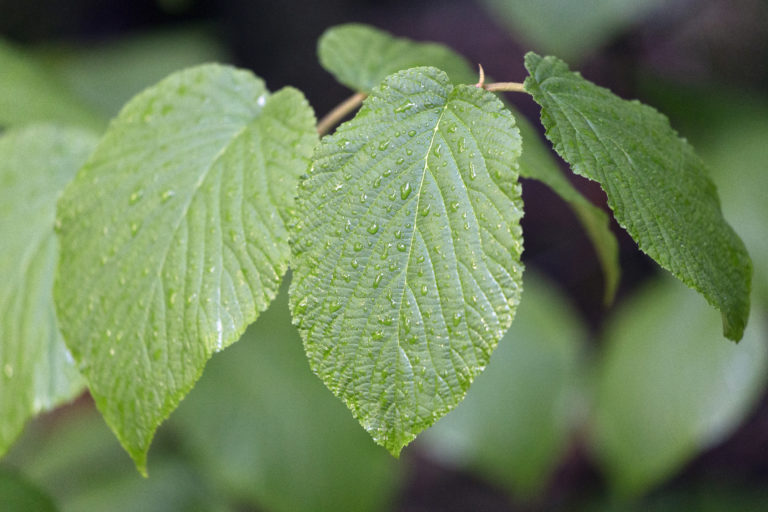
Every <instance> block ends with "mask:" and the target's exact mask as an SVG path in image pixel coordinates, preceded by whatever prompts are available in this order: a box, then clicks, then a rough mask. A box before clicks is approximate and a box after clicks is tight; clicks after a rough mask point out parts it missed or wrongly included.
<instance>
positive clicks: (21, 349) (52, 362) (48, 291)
mask: <svg viewBox="0 0 768 512" xmlns="http://www.w3.org/2000/svg"><path fill="white" fill-rule="evenodd" d="M96 141H97V139H96V136H95V135H93V134H91V133H90V132H85V131H82V130H81V129H75V128H63V127H57V126H53V125H31V126H28V127H25V128H16V129H12V130H11V131H9V132H6V133H5V134H3V135H2V136H0V245H1V247H2V248H1V249H0V281H1V282H2V283H3V284H2V287H0V455H2V454H4V453H5V451H6V450H7V449H8V446H9V445H10V444H11V443H12V442H13V441H14V439H15V438H16V436H17V435H18V434H19V432H21V429H22V428H23V426H24V423H26V421H27V420H28V419H29V418H30V417H31V416H33V415H35V414H37V413H39V412H41V411H46V410H49V409H52V408H54V407H56V406H57V405H59V404H60V403H62V402H65V401H67V400H70V399H72V398H73V397H74V396H76V395H77V394H78V393H80V392H81V391H82V389H83V387H84V381H83V379H82V378H81V377H80V374H79V373H78V371H77V369H76V367H75V363H74V361H73V360H72V356H71V355H70V354H69V352H67V349H66V348H65V346H64V340H63V339H62V337H61V334H60V333H59V327H58V325H57V322H56V313H55V310H54V305H53V291H52V288H53V274H54V269H55V266H56V260H57V255H58V247H57V243H56V237H55V236H54V231H53V228H54V218H55V215H56V214H55V211H56V200H57V199H58V196H59V194H60V193H61V191H62V190H63V189H64V187H65V185H66V184H67V183H68V182H69V181H70V180H71V179H72V177H73V176H74V175H75V172H76V171H77V169H79V168H80V166H81V165H82V164H83V162H85V160H86V159H87V158H88V155H89V154H90V153H91V151H92V150H93V148H94V147H95V146H96Z"/></svg>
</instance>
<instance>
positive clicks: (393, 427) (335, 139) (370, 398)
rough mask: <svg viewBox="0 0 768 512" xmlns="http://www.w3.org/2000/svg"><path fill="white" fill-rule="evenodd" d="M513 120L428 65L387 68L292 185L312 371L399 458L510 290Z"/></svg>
mask: <svg viewBox="0 0 768 512" xmlns="http://www.w3.org/2000/svg"><path fill="white" fill-rule="evenodd" d="M519 155H520V137H519V135H518V132H517V128H516V127H515V125H514V118H513V117H512V115H511V114H510V113H509V111H507V110H506V109H505V108H504V106H503V105H502V104H501V102H500V101H499V100H498V99H497V98H496V97H495V96H494V95H493V94H491V93H489V92H487V91H484V90H482V89H478V88H476V87H473V86H457V87H453V86H452V85H451V84H450V82H449V80H448V76H447V75H446V74H445V73H443V72H441V71H439V70H437V69H435V68H414V69H410V70H407V71H403V72H400V73H396V74H394V75H391V76H390V77H388V78H387V79H385V80H384V82H383V83H382V84H381V85H380V86H379V87H377V88H376V89H374V90H373V91H372V93H371V96H370V97H369V98H368V99H367V100H366V101H365V103H364V104H363V108H362V109H361V110H360V112H359V113H358V114H357V116H356V117H355V119H353V120H352V121H350V122H348V123H346V124H344V125H342V126H341V127H340V128H339V129H338V130H337V131H336V133H335V134H334V135H333V136H330V137H325V138H324V139H323V141H322V142H321V145H320V146H319V147H318V149H317V150H316V151H315V156H314V159H315V162H314V165H313V168H312V170H311V173H310V177H309V178H308V179H307V180H306V181H304V182H302V185H301V186H300V190H299V198H300V201H299V205H300V211H301V215H300V219H301V221H300V222H299V223H298V224H297V226H296V232H295V234H294V254H295V267H294V270H295V274H294V282H293V284H292V290H291V305H292V308H293V312H294V321H296V322H297V323H298V325H299V330H300V332H301V334H302V337H303V338H304V341H305V348H306V351H307V354H308V356H309V359H310V364H311V366H312V369H313V370H314V371H315V373H317V374H318V375H319V376H320V377H321V378H322V379H323V381H324V382H325V384H326V385H327V386H328V387H329V388H330V389H331V390H332V391H333V392H334V393H335V394H336V395H337V396H339V397H340V398H342V399H343V401H344V402H345V403H346V404H347V406H348V407H349V408H350V409H351V410H352V414H353V415H354V416H355V417H356V418H357V419H358V420H359V421H360V423H361V424H362V425H363V427H364V428H365V429H366V430H367V431H368V432H369V433H370V434H371V435H372V436H373V438H374V440H375V441H376V442H377V443H379V444H381V445H382V446H384V447H386V448H387V449H388V450H389V451H390V452H392V453H393V454H398V453H399V452H400V450H401V449H402V447H403V446H405V445H406V444H407V443H408V442H410V441H411V440H412V439H413V438H414V437H415V436H416V435H417V434H418V433H419V432H420V431H422V430H424V429H425V428H427V427H429V426H430V425H431V424H432V423H434V422H435V421H436V420H437V419H438V418H439V417H440V416H442V415H443V414H445V413H446V412H448V411H450V410H451V409H452V408H453V407H455V406H456V404H458V403H459V402H460V401H461V399H462V398H463V397H464V394H465V393H466V391H467V389H468V387H469V385H470V383H471V382H472V380H473V379H474V377H475V376H476V375H477V374H478V373H480V372H481V371H482V370H483V368H484V367H485V365H486V364H487V362H488V359H489V357H490V355H491V352H493V349H494V348H495V347H496V343H497V341H498V340H499V338H501V336H502V335H503V334H504V332H505V331H506V330H507V329H508V328H509V326H510V324H511V322H512V317H513V315H514V312H515V309H516V307H517V303H518V300H519V296H520V291H521V276H522V269H523V267H522V264H521V263H520V253H521V252H522V233H521V230H520V226H519V221H520V217H521V216H522V201H521V199H520V186H519V184H518V181H517V179H518V173H517V159H518V157H519Z"/></svg>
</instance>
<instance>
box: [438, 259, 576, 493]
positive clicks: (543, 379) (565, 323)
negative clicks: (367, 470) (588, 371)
mask: <svg viewBox="0 0 768 512" xmlns="http://www.w3.org/2000/svg"><path fill="white" fill-rule="evenodd" d="M524 285H525V287H524V289H525V291H524V293H523V297H522V301H521V303H520V308H519V311H518V313H517V317H516V318H515V322H514V323H513V324H512V327H511V328H510V330H509V332H508V333H507V334H506V335H505V336H504V337H503V338H502V339H501V341H500V342H499V347H498V348H497V349H496V351H495V352H494V353H493V356H492V357H491V361H490V363H489V365H488V368H487V369H486V370H485V372H483V374H482V375H480V376H479V377H478V378H477V381H476V382H475V383H474V384H473V385H472V388H470V390H469V392H468V393H467V397H466V398H465V399H464V401H463V402H462V403H461V404H459V406H458V407H457V408H456V410H455V411H453V412H451V413H449V414H448V415H447V416H446V417H445V418H443V419H441V420H440V421H439V422H438V423H437V424H436V425H435V426H434V427H432V428H431V429H429V430H427V431H426V432H425V433H424V436H423V438H424V441H425V442H426V445H427V446H428V447H429V449H430V451H431V453H432V454H433V456H434V457H436V458H438V459H443V460H446V461H448V462H451V463H453V464H455V465H460V466H463V467H467V468H470V469H472V470H474V471H476V472H477V473H479V474H481V475H483V476H485V477H487V478H489V479H490V480H492V481H493V482H494V483H496V484H498V485H501V486H505V487H507V488H509V489H511V490H512V491H513V492H515V494H517V495H521V496H529V497H530V496H532V495H534V494H536V493H537V492H538V491H540V490H541V488H542V486H543V485H544V484H545V483H546V480H547V478H548V477H549V476H550V474H551V472H552V470H553V469H554V467H555V465H556V464H557V462H558V461H559V460H560V459H561V457H562V455H563V452H564V450H565V448H566V447H567V444H568V439H569V434H570V432H571V427H573V426H574V419H576V418H577V414H578V413H580V412H581V411H580V410H579V408H580V407H581V406H582V405H583V399H582V396H581V395H580V392H579V387H580V368H579V363H580V352H581V348H582V346H581V343H582V342H583V341H584V337H585V332H586V329H585V327H584V325H583V324H582V323H581V321H580V319H579V318H578V317H577V316H576V315H575V314H574V312H573V310H572V309H571V307H570V305H569V304H568V303H567V302H566V300H565V299H564V297H563V296H562V295H561V294H560V293H559V292H558V291H557V289H556V288H554V287H553V286H552V285H551V284H549V283H547V282H546V281H543V280H541V279H540V278H537V277H536V275H535V274H531V273H530V271H528V272H526V274H525V278H524Z"/></svg>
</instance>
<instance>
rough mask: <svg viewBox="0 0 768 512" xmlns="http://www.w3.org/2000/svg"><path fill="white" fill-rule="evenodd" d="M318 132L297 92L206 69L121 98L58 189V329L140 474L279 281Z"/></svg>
mask: <svg viewBox="0 0 768 512" xmlns="http://www.w3.org/2000/svg"><path fill="white" fill-rule="evenodd" d="M316 140H317V134H316V132H315V129H314V116H313V114H312V110H311V108H310V107H309V106H308V104H307V103H306V101H305V99H304V97H303V96H302V95H301V93H300V92H298V91H296V90H295V89H290V88H286V89H282V90H281V91H279V92H277V93H275V94H272V95H270V94H269V93H268V91H267V90H266V89H265V88H264V84H263V82H262V81H261V80H260V79H258V78H256V77H255V76H253V75H252V74H251V73H249V72H246V71H238V70H235V69H234V68H230V67H224V66H218V65H205V66H200V67H197V68H191V69H188V70H185V71H181V72H179V73H175V74H173V75H171V76H170V77H168V78H166V79H165V80H163V81H162V82H160V83H159V84H157V85H156V86H154V87H152V88H150V89H148V90H146V91H144V92H143V93H141V94H139V95H138V96H137V97H135V98H134V99H133V100H131V102H129V103H128V105H126V107H125V108H124V109H123V110H122V111H121V112H120V115H119V116H118V117H117V118H116V119H115V120H113V121H112V124H111V125H110V128H109V130H108V131H107V133H106V135H105V136H104V138H103V139H102V140H101V142H100V143H99V146H98V148H97V149H96V151H95V153H94V154H93V156H92V157H91V158H90V159H89V160H88V162H87V163H86V164H85V166H84V167H83V169H82V170H81V171H80V172H79V173H78V175H77V177H76V179H75V181H74V182H73V183H72V184H71V185H70V186H69V187H68V188H67V189H66V191H65V193H64V196H63V198H62V199H61V201H60V203H59V210H58V213H59V219H58V222H59V224H60V226H61V227H60V229H59V234H60V239H61V244H62V253H61V259H60V264H59V271H58V274H57V280H56V286H55V297H56V305H57V311H58V313H59V319H60V321H61V325H62V332H63V333H64V337H65V339H66V341H67V344H68V346H69V348H70V350H71V351H72V354H73V355H74V357H75V359H76V360H77V361H78V363H79V364H80V365H81V369H82V372H83V374H84V375H85V377H86V378H87V379H88V385H89V387H90V389H91V394H92V395H93V397H94V399H95V401H96V404H97V406H98V407H99V409H100V410H101V412H102V414H103V415H104V417H105V419H106V420H107V423H108V424H109V425H110V426H111V427H112V429H113V430H114V431H115V433H116V434H117V437H118V438H119V439H120V442H121V443H122V444H123V446H124V447H125V448H126V450H127V451H128V453H129V454H130V455H131V456H132V457H133V459H134V461H135V462H136V464H137V467H138V468H139V469H140V470H142V471H143V470H144V467H145V463H146V452H147V449H148V447H149V444H150V442H151V439H152V435H153V433H154V431H155V428H156V427H157V425H158V424H159V423H160V422H161V421H162V420H163V419H165V418H166V417H167V416H168V414H170V412H171V411H172V410H173V409H174V408H175V407H176V405H177V404H178V403H179V401H180V400H181V398H182V397H183V396H184V395H185V394H186V393H187V392H188V391H189V390H190V389H191V387H192V386H193V385H194V382H195V381H196V380H197V378H198V377H199V376H200V373H201V372H202V369H203V366H204V365H205V363H206V361H207V360H208V359H209V358H210V356H211V354H212V353H213V352H215V351H218V350H222V349H223V348H225V347H226V346H228V345H230V344H231V343H233V342H234V341H236V340H237V339H238V338H239V336H240V335H241V334H242V333H243V331H244V330H245V327H246V326H247V325H248V324H250V323H251V322H253V321H254V320H255V319H256V317H257V316H258V314H259V312H260V311H263V310H264V309H266V307H267V306H268V305H269V303H270V301H271V300H272V298H273V297H274V296H275V294H276V293H277V288H278V286H279V284H280V280H281V278H282V276H283V273H284V272H285V270H286V268H287V264H288V258H289V256H290V248H289V246H288V241H287V239H288V235H287V231H286V228H285V222H286V220H287V219H288V217H289V216H290V215H291V212H292V208H293V204H294V199H293V198H294V196H295V189H296V184H297V180H298V176H299V175H300V174H301V173H302V172H304V170H305V168H306V166H308V163H309V160H308V159H309V156H310V154H311V151H312V148H313V147H314V144H315V142H316Z"/></svg>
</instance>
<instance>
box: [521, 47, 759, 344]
mask: <svg viewBox="0 0 768 512" xmlns="http://www.w3.org/2000/svg"><path fill="white" fill-rule="evenodd" d="M525 62H526V68H527V69H528V71H529V73H530V75H529V77H528V78H526V80H525V87H526V90H527V91H528V92H530V93H531V95H532V96H533V98H534V100H535V101H536V102H537V103H538V104H539V105H541V107H542V123H543V124H544V126H545V127H546V129H547V132H546V135H547V138H548V139H549V140H550V141H551V142H552V143H553V146H554V148H555V151H557V153H558V154H559V155H560V156H562V157H563V159H564V160H566V161H567V162H568V163H569V164H570V165H571V168H572V169H573V171H574V172H575V173H576V174H579V175H582V176H585V177H587V178H590V179H593V180H595V181H598V182H599V183H600V185H601V186H602V187H603V190H605V192H606V195H607V197H608V205H609V206H610V207H611V209H612V210H613V212H614V216H615V217H616V220H617V221H618V222H619V224H621V226H622V227H624V228H625V229H626V230H627V232H628V233H629V234H630V235H631V236H632V238H633V239H634V240H635V241H636V242H637V243H638V246H639V247H640V249H641V250H643V251H644V252H645V253H647V254H648V255H649V256H651V257H652V258H653V259H654V260H655V261H656V262H657V263H659V264H660V265H661V266H662V267H663V268H665V269H667V270H669V271H670V272H671V273H672V274H673V275H675V277H677V278H678V279H680V280H681V281H682V282H684V283H685V284H686V285H688V286H690V287H691V288H693V289H695V290H697V291H699V292H700V293H701V294H702V295H704V297H706V299H707V301H708V302H709V303H710V304H712V305H713V306H714V307H716V308H718V309H719V310H720V311H721V313H722V316H723V333H724V335H725V336H726V337H728V338H730V339H733V340H738V339H740V338H741V336H742V333H743V331H744V327H745V325H746V322H747V318H748V316H749V291H750V282H751V274H752V265H751V261H750V259H749V255H748V254H747V252H746V249H745V248H744V244H743V243H742V241H741V239H740V238H739V237H738V235H736V233H735V232H734V231H733V229H732V228H731V227H730V226H729V225H728V224H727V223H726V222H725V220H724V219H723V217H722V214H721V212H720V203H719V199H718V197H717V192H716V190H715V187H714V185H713V183H712V182H711V181H710V179H709V178H708V177H707V173H706V169H705V168H704V164H703V163H702V162H701V160H700V159H699V158H698V157H697V156H696V154H695V153H694V152H693V149H692V148H691V146H690V145H689V144H688V143H687V142H686V141H685V139H682V138H680V137H679V136H678V135H677V133H676V132H675V131H674V130H673V129H672V128H671V127H670V126H669V122H668V120H667V118H666V117H665V116H663V115H661V114H659V113H658V112H657V111H656V110H654V109H652V108H651V107H648V106H646V105H643V104H641V103H639V102H637V101H625V100H622V99H620V98H618V97H617V96H615V95H614V94H613V93H611V92H610V91H608V90H607V89H604V88H601V87H598V86H596V85H594V84H592V83H591V82H588V81H586V80H584V79H583V78H582V77H581V76H580V75H579V74H578V73H573V72H571V71H570V70H569V69H568V67H567V66H566V64H565V63H564V62H563V61H561V60H559V59H556V58H554V57H545V58H542V57H540V56H538V55H536V54H534V53H529V54H528V55H526V58H525ZM697 229H698V230H700V231H701V232H702V233H704V235H702V234H701V233H697V232H696V230H697Z"/></svg>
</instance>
